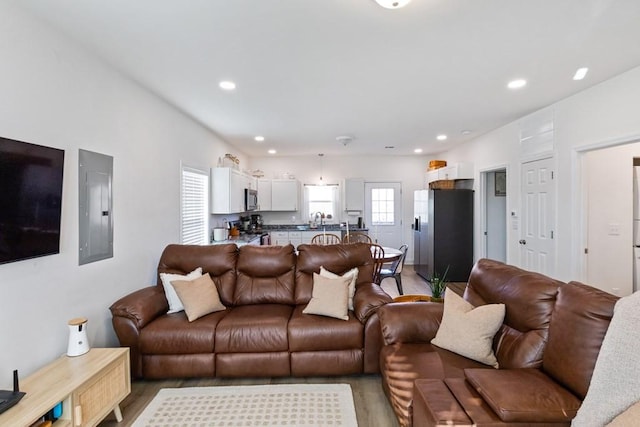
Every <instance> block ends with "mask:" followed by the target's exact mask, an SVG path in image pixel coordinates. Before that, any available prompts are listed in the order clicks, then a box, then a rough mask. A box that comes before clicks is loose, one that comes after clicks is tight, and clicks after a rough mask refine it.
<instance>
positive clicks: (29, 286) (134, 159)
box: [0, 2, 640, 389]
mask: <svg viewBox="0 0 640 427" xmlns="http://www.w3.org/2000/svg"><path fill="white" fill-rule="evenodd" d="M636 17H637V15H636ZM627 18H629V19H631V18H635V17H627ZM0 22H1V23H2V25H1V26H0V28H1V29H0V34H2V38H1V39H2V40H3V41H2V42H0V43H2V52H3V66H2V68H1V69H0V75H2V77H3V78H2V79H0V95H2V96H0V106H1V108H0V111H2V114H1V115H0V116H1V119H0V123H1V124H2V135H1V136H3V137H7V138H14V139H17V140H21V141H26V142H31V143H37V144H41V145H47V146H53V147H57V148H62V149H64V150H65V155H66V159H65V179H64V183H63V185H64V187H63V204H62V228H61V231H62V232H61V243H60V253H59V254H57V255H53V256H48V257H42V258H36V259H33V260H27V261H21V262H17V263H11V264H6V265H2V266H0V277H1V278H2V280H1V282H2V286H3V290H2V298H0V301H1V302H0V313H1V314H0V316H1V318H0V319H1V320H2V322H1V323H2V326H1V327H0V338H1V342H2V345H3V347H5V348H10V351H4V352H3V353H2V355H0V366H2V367H3V370H2V372H0V388H2V389H9V388H10V384H11V372H10V371H11V370H12V369H19V370H20V372H21V374H23V375H25V376H26V375H28V374H29V373H31V372H33V371H35V370H36V369H37V368H39V367H41V366H43V365H45V364H46V363H49V362H50V361H51V360H52V359H54V358H56V357H57V356H59V355H61V354H64V353H65V350H66V345H67V338H68V336H67V335H68V331H67V322H68V320H69V319H71V318H74V317H77V316H84V317H87V318H88V319H90V320H89V339H90V342H91V343H92V345H93V346H95V347H106V346H117V344H118V342H117V339H116V337H115V334H114V332H113V327H112V325H111V315H110V313H109V311H108V307H109V305H110V304H111V303H113V302H114V301H116V300H117V299H118V298H120V297H122V296H123V295H125V294H127V293H129V292H131V291H133V290H135V289H139V288H141V287H143V286H147V285H150V284H153V283H155V281H156V273H157V271H156V268H157V264H158V259H159V257H160V254H161V252H162V250H163V249H164V247H165V246H166V245H167V244H170V243H176V242H177V241H178V239H179V229H180V224H179V218H180V206H179V194H180V180H179V173H180V162H181V161H182V162H185V163H188V164H193V165H200V166H202V167H210V166H213V165H215V163H216V162H217V159H218V158H220V157H223V156H224V155H225V154H226V153H234V154H235V155H237V156H238V157H239V159H240V162H241V164H242V165H250V167H252V168H260V169H262V170H264V171H265V172H268V173H275V172H278V171H288V172H290V173H292V174H294V175H296V177H297V178H298V179H300V180H301V181H303V182H305V181H312V180H313V181H315V180H317V178H318V176H319V175H320V174H321V173H323V174H324V175H325V177H326V179H327V180H330V181H335V182H338V181H340V180H341V179H344V178H347V177H350V176H361V177H363V178H365V179H368V180H379V179H384V180H393V181H400V182H401V183H402V188H403V192H404V194H405V195H410V194H412V193H413V190H418V189H421V188H423V176H424V172H425V170H426V165H427V164H428V161H429V160H431V159H435V158H442V159H446V160H447V161H449V162H451V163H456V162H471V163H473V164H474V167H475V171H476V178H477V179H476V182H477V184H476V185H478V186H479V185H480V181H481V179H480V177H481V176H480V174H481V173H482V171H488V170H493V169H496V168H506V169H507V171H508V177H509V179H508V184H507V185H508V187H507V194H508V195H509V196H508V204H509V205H508V211H510V212H511V211H515V212H516V213H519V212H520V211H521V209H522V208H521V206H522V200H521V198H520V190H521V188H520V187H521V186H520V181H521V179H520V176H519V175H520V170H521V164H522V162H523V157H522V155H521V152H520V151H519V150H520V148H519V141H520V133H521V130H522V124H523V123H525V122H527V123H534V124H535V123H537V122H538V121H539V120H541V121H542V122H544V120H545V119H546V118H547V117H549V116H550V115H551V116H552V117H553V127H554V134H555V135H554V148H553V158H554V159H555V162H556V166H557V171H558V176H557V201H558V202H557V206H556V214H555V218H556V221H557V222H556V230H557V235H556V236H557V237H556V239H555V240H556V254H557V262H556V269H555V273H554V277H555V278H557V279H559V280H564V281H568V280H585V281H586V272H585V270H586V266H585V263H586V261H585V259H584V253H583V242H584V239H585V238H586V237H585V234H586V233H585V231H584V221H585V219H584V217H583V211H584V206H585V203H586V202H585V200H584V198H583V197H582V196H581V194H583V191H584V188H583V185H585V184H584V180H583V176H584V175H583V174H586V173H587V171H586V170H585V164H586V163H583V162H585V159H586V157H585V156H589V155H591V154H587V153H592V152H593V153H596V152H597V151H598V150H605V149H612V150H614V149H615V150H623V148H622V147H625V148H626V149H628V151H620V152H618V151H616V154H615V155H613V156H612V157H607V161H606V165H607V167H608V168H609V171H608V172H610V173H607V171H603V170H602V169H599V170H598V171H597V175H598V176H600V177H601V179H602V180H604V181H607V182H608V186H609V188H611V189H612V193H616V194H618V193H626V194H631V192H632V176H631V174H632V172H631V159H632V157H634V156H638V153H639V152H640V151H638V145H637V144H638V141H639V140H640V122H639V121H638V120H637V111H639V110H640V68H639V66H640V60H638V52H637V51H633V52H629V57H630V58H631V59H630V60H629V66H628V68H627V71H625V72H623V73H621V74H619V75H617V76H615V77H612V78H610V79H608V80H606V81H603V82H601V83H599V84H597V85H594V86H592V87H588V88H586V89H585V90H582V91H580V92H578V93H576V94H574V95H571V96H568V97H566V98H564V99H560V100H557V101H556V102H554V103H553V104H551V105H547V106H544V108H541V109H539V110H537V111H535V112H532V113H531V114H527V115H526V116H525V117H522V116H514V117H513V120H512V121H511V122H509V123H508V124H505V125H501V126H499V127H497V128H495V129H493V130H490V131H488V132H487V133H483V134H481V135H477V136H475V137H474V138H473V139H471V140H469V141H468V142H465V143H464V144H462V145H459V146H456V147H454V148H453V149H451V150H442V151H440V152H438V153H435V154H430V155H415V154H411V155H402V156H385V155H375V156H373V155H372V156H366V157H356V158H351V157H348V156H343V155H340V154H327V155H326V156H325V160H324V163H323V166H322V167H323V171H321V170H320V162H319V161H318V156H317V153H314V154H310V155H307V156H304V157H302V158H299V157H298V156H283V157H274V156H269V155H266V154H265V155H263V156H248V155H246V154H243V153H242V152H241V151H240V150H238V149H237V147H235V146H234V145H231V144H229V143H227V142H225V141H224V140H223V139H222V138H220V137H219V136H217V135H216V134H215V132H214V131H212V130H211V129H209V128H207V127H205V126H204V125H202V124H201V123H199V122H198V121H196V120H194V119H193V118H192V117H190V116H189V115H188V114H185V113H184V112H182V111H180V110H178V109H176V108H175V107H173V106H172V105H170V104H169V103H167V102H165V101H164V100H163V99H161V98H159V97H157V96H156V95H155V94H154V93H153V92H152V91H151V90H149V89H147V88H144V87H141V86H140V85H139V84H137V83H136V81H135V79H133V78H131V77H129V76H125V75H123V74H121V73H120V72H118V71H116V70H115V69H114V68H112V67H111V66H110V65H109V64H108V63H106V62H105V61H104V60H103V59H101V58H99V57H96V56H95V55H93V54H92V52H90V51H87V50H86V49H85V48H84V47H83V46H82V45H81V44H80V43H78V41H76V40H73V39H70V38H69V37H68V36H67V35H65V34H63V33H61V32H60V31H58V30H55V29H53V28H52V27H51V26H49V25H48V24H46V23H44V22H43V21H42V20H41V19H40V18H37V17H35V16H34V15H32V14H31V13H29V12H27V11H26V10H25V9H23V8H22V7H21V6H19V5H18V4H17V2H5V3H2V4H1V5H0ZM625 22H626V21H625ZM608 48H609V49H615V47H613V46H609V47H608ZM594 61H595V60H594ZM540 66H541V67H542V66H544V65H540ZM573 71H574V70H567V73H572V72H573ZM188 79H189V75H188V72H185V80H188ZM478 79H480V77H478ZM568 81H569V83H573V82H571V80H570V76H569V77H568ZM496 84H497V85H498V84H499V85H502V82H500V83H496ZM460 108H467V107H464V106H460ZM468 108H477V109H481V108H482V106H469V107H468ZM331 143H332V144H335V142H333V141H332V142H331ZM336 145H338V144H336ZM336 148H343V147H341V146H339V145H338V147H336ZM79 149H85V150H90V151H95V152H98V153H104V154H108V155H110V156H113V157H114V183H113V188H114V209H115V213H114V218H115V228H114V232H115V236H114V257H113V258H110V259H107V260H104V261H101V262H96V263H90V264H87V265H83V266H79V265H78V239H79V232H78V221H79V218H78V202H77V200H78V185H77V180H76V177H77V174H78V169H77V164H78V150H79ZM593 153H592V154H593ZM203 159H206V160H204V161H203ZM594 163H596V164H597V163H598V162H597V160H596V161H595V162H594ZM627 163H628V165H629V167H628V168H627V171H626V172H620V173H617V172H618V171H622V170H623V168H625V167H626V166H625V165H626V164H627ZM347 171H348V172H347ZM614 172H615V173H614ZM614 177H615V180H613V181H610V179H614ZM132 183H135V185H132ZM479 190H480V188H479V187H476V191H479ZM599 203H601V204H602V203H606V204H607V205H608V206H609V208H610V209H611V211H612V212H621V213H624V214H620V216H619V217H618V216H616V217H615V218H613V219H611V218H608V219H607V223H608V222H615V223H619V224H620V232H619V236H617V237H616V236H609V237H608V234H607V233H606V231H605V232H603V234H602V236H601V239H600V240H603V241H604V240H607V241H608V240H614V242H613V246H612V247H611V248H609V249H608V250H607V251H605V252H606V253H605V254H604V255H603V256H606V259H607V261H606V262H603V263H602V264H597V265H604V267H600V268H599V270H600V273H601V274H602V275H603V276H600V277H598V280H597V281H598V283H593V284H594V285H597V286H598V287H601V288H602V289H604V290H606V291H609V292H611V291H612V288H613V287H616V288H619V295H620V296H623V295H628V294H629V293H631V291H632V271H633V267H632V263H633V259H632V257H631V256H630V247H631V234H632V233H631V223H632V218H631V202H630V201H628V200H624V201H622V200H620V201H617V200H616V199H615V198H614V199H613V200H612V201H602V200H601V199H600V202H599ZM476 208H477V209H476V211H477V212H480V210H481V209H480V202H479V201H478V200H477V201H476ZM627 213H628V214H627ZM403 221H404V223H405V224H411V223H412V200H409V197H406V198H404V199H403ZM479 221H480V219H479V218H477V219H476V227H475V230H476V231H475V236H474V237H475V239H474V240H475V254H476V256H475V258H476V259H477V258H480V256H481V254H482V253H483V246H482V236H481V232H482V231H481V230H482V227H481V226H480V222H479ZM403 239H404V241H407V242H409V241H410V239H411V229H410V228H409V227H408V226H407V227H405V229H404V230H403ZM519 240H520V229H514V228H513V223H512V222H509V227H508V229H507V243H506V244H507V248H506V249H507V261H508V262H509V263H510V264H514V265H519V264H521V258H520V253H521V245H520V244H519V243H518V241H519ZM589 261H590V262H594V263H597V262H598V260H589ZM587 283H590V282H589V281H587Z"/></svg>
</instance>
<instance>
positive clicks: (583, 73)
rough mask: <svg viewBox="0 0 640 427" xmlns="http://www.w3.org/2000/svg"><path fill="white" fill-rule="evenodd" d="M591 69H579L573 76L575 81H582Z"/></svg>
mask: <svg viewBox="0 0 640 427" xmlns="http://www.w3.org/2000/svg"><path fill="white" fill-rule="evenodd" d="M588 71H589V69H588V68H587V67H582V68H578V69H577V70H576V73H575V74H574V75H573V80H582V79H584V78H585V77H586V75H587V72H588Z"/></svg>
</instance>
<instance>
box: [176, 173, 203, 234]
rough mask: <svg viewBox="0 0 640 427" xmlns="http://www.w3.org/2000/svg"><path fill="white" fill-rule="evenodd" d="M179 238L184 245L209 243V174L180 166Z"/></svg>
mask: <svg viewBox="0 0 640 427" xmlns="http://www.w3.org/2000/svg"><path fill="white" fill-rule="evenodd" d="M180 192H181V203H180V223H181V228H180V240H181V242H182V244H185V245H206V244H207V243H209V174H208V173H207V172H206V171H202V170H199V169H195V168H191V167H187V166H182V177H181V183H180Z"/></svg>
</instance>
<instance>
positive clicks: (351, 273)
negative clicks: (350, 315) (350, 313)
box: [320, 267, 358, 310]
mask: <svg viewBox="0 0 640 427" xmlns="http://www.w3.org/2000/svg"><path fill="white" fill-rule="evenodd" d="M320 275H321V276H322V277H327V278H329V279H337V278H338V277H350V278H351V281H350V282H349V310H353V295H354V294H355V293H356V282H357V281H358V269H357V268H352V269H351V270H349V271H347V272H346V273H344V274H342V275H340V274H335V273H332V272H331V271H329V270H327V269H326V268H324V267H320Z"/></svg>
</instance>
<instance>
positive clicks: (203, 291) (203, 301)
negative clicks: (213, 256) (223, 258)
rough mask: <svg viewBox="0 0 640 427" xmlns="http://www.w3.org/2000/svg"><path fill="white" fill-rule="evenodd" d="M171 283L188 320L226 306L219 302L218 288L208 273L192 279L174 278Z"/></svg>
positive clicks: (220, 309)
mask: <svg viewBox="0 0 640 427" xmlns="http://www.w3.org/2000/svg"><path fill="white" fill-rule="evenodd" d="M171 284H172V285H173V287H174V289H175V290H176V293H177V294H178V297H180V301H182V304H183V305H184V311H185V313H186V315H187V319H189V322H193V321H194V320H196V319H199V318H200V317H202V316H205V315H207V314H209V313H213V312H215V311H222V310H226V308H227V307H225V306H224V305H223V304H222V302H220V295H218V288H216V284H215V283H213V280H211V277H210V276H209V273H206V274H203V275H202V276H200V277H198V278H197V279H193V280H174V281H172V282H171Z"/></svg>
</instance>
